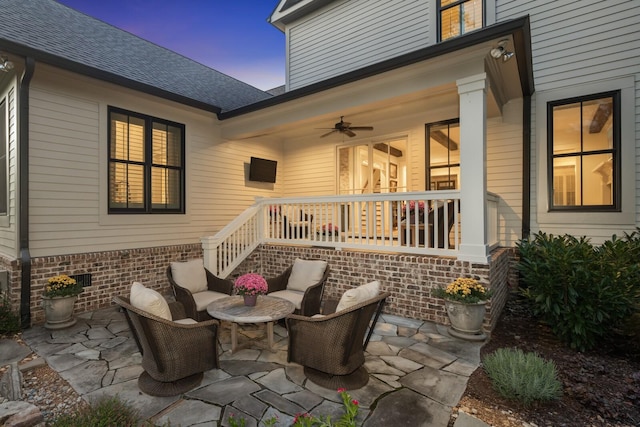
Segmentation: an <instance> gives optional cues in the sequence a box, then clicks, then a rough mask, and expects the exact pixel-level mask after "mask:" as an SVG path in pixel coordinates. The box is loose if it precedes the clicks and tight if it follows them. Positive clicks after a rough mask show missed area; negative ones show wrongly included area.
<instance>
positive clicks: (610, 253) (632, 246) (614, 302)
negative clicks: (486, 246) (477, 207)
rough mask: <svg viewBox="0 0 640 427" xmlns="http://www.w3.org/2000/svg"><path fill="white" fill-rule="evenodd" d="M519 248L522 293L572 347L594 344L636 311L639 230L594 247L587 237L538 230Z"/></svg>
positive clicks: (639, 252)
mask: <svg viewBox="0 0 640 427" xmlns="http://www.w3.org/2000/svg"><path fill="white" fill-rule="evenodd" d="M517 246H518V249H519V251H520V261H519V262H518V264H517V266H516V268H517V269H518V270H519V271H520V273H521V274H522V280H523V283H524V285H525V286H524V288H523V290H522V293H523V295H524V296H525V297H527V299H528V300H529V301H530V302H531V303H532V309H533V312H534V314H535V315H536V316H539V317H541V318H542V319H543V320H544V321H545V322H546V323H547V324H549V325H550V327H551V328H552V330H553V332H554V334H555V335H556V336H557V337H558V338H560V339H561V340H562V341H563V342H565V343H567V344H568V345H569V346H570V347H571V348H574V349H577V350H580V351H585V350H588V349H591V348H593V347H594V346H595V344H596V343H597V342H598V341H599V340H600V339H601V338H602V337H603V336H605V335H606V334H607V333H608V332H609V331H611V330H612V329H613V328H616V327H618V326H619V325H620V324H621V323H622V322H623V321H624V319H626V318H628V317H629V316H631V315H632V314H633V313H634V311H636V310H637V309H638V300H639V297H640V293H639V289H640V281H639V279H640V268H639V266H638V265H637V261H635V260H637V259H638V256H639V255H640V235H639V234H638V233H635V232H634V233H633V234H631V235H625V238H624V239H617V238H616V236H613V239H612V240H610V241H607V242H605V243H604V244H603V245H602V246H600V247H596V248H594V247H593V246H592V245H591V244H590V243H589V241H588V240H587V238H585V237H582V238H576V237H573V236H570V235H564V236H553V235H546V234H544V233H538V234H536V235H535V236H534V238H533V240H528V239H525V240H521V241H520V242H518V245H517Z"/></svg>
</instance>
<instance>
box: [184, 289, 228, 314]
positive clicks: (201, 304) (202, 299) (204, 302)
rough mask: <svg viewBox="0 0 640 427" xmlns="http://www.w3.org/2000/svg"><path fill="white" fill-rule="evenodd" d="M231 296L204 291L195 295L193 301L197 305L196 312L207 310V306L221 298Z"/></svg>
mask: <svg viewBox="0 0 640 427" xmlns="http://www.w3.org/2000/svg"><path fill="white" fill-rule="evenodd" d="M228 296H229V295H227V294H223V293H221V292H215V291H204V292H198V293H195V294H193V301H194V302H195V303H196V310H198V311H203V310H206V309H207V306H208V305H209V304H211V303H212V302H214V301H215V300H218V299H220V298H224V297H228Z"/></svg>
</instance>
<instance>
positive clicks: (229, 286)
mask: <svg viewBox="0 0 640 427" xmlns="http://www.w3.org/2000/svg"><path fill="white" fill-rule="evenodd" d="M205 272H206V273H207V289H209V290H210V291H215V292H220V293H221V294H227V295H231V294H232V293H233V281H231V280H228V279H221V278H220V277H217V276H215V275H214V274H213V273H212V272H210V271H209V270H207V269H205Z"/></svg>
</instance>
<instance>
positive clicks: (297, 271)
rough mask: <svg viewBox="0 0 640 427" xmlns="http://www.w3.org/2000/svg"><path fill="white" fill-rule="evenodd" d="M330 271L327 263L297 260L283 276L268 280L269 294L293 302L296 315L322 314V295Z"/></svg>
mask: <svg viewBox="0 0 640 427" xmlns="http://www.w3.org/2000/svg"><path fill="white" fill-rule="evenodd" d="M329 271H330V268H329V265H328V264H327V262H326V261H322V260H305V259H300V258H297V259H296V260H295V261H294V262H293V265H292V266H291V267H289V268H287V269H286V270H285V271H284V272H283V273H282V274H280V275H279V276H277V277H273V278H271V279H267V285H268V286H269V290H268V291H267V293H268V294H269V295H270V296H274V297H279V298H284V299H286V300H289V301H291V302H292V303H293V304H294V306H295V308H296V311H295V313H296V314H300V315H302V316H313V315H314V314H317V313H320V303H321V301H322V293H323V292H324V285H325V283H326V282H327V278H328V277H329Z"/></svg>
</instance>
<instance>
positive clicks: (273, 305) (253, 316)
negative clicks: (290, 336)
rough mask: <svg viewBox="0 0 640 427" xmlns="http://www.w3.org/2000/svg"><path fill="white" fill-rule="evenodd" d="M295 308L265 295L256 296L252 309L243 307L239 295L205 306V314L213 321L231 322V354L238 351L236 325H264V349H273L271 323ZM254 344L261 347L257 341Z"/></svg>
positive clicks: (283, 300)
mask: <svg viewBox="0 0 640 427" xmlns="http://www.w3.org/2000/svg"><path fill="white" fill-rule="evenodd" d="M295 308H296V307H295V306H294V305H293V303H292V302H291V301H287V300H286V299H284V298H278V297H271V296H267V295H260V296H258V301H257V302H256V305H255V306H253V307H249V306H246V305H244V299H243V297H242V296H240V295H235V296H230V297H224V298H220V299H218V300H216V301H214V302H212V303H211V304H209V305H208V306H207V312H208V313H209V315H210V316H211V317H213V318H215V319H218V320H223V321H228V322H231V353H235V352H236V350H238V349H239V346H238V324H240V323H242V324H246V323H266V335H267V345H266V349H267V350H269V351H272V352H273V351H274V348H273V323H274V322H275V321H277V320H280V319H283V318H284V317H286V316H287V315H289V314H291V313H293V311H294V310H295ZM253 343H254V344H257V345H261V343H260V342H259V341H253Z"/></svg>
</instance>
